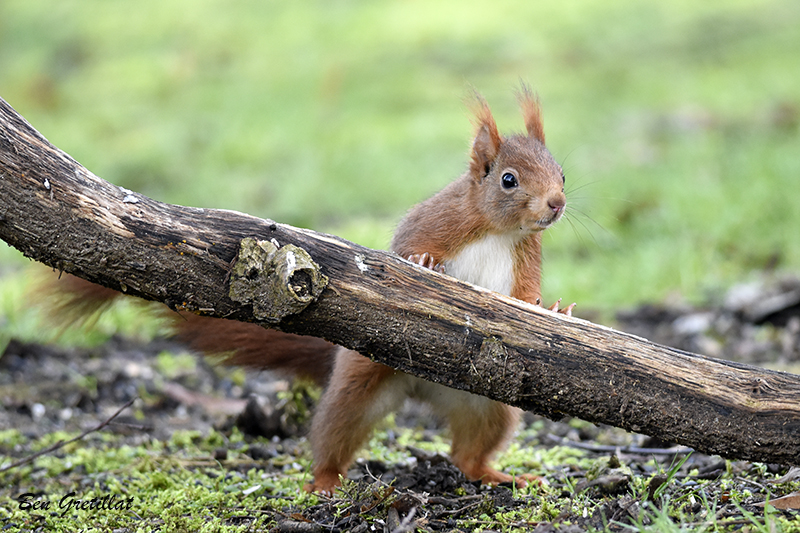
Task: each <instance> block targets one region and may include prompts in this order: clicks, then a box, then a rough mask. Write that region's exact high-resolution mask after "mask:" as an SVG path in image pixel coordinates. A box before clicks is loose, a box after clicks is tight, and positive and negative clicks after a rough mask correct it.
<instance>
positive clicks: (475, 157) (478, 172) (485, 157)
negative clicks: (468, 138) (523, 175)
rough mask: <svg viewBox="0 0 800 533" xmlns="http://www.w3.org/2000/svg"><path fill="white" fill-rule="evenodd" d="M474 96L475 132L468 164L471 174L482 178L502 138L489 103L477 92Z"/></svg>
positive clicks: (496, 152)
mask: <svg viewBox="0 0 800 533" xmlns="http://www.w3.org/2000/svg"><path fill="white" fill-rule="evenodd" d="M475 98H476V105H475V118H476V124H475V125H476V129H477V133H476V134H475V140H474V141H473V143H472V161H471V162H470V165H469V166H470V171H471V172H472V175H473V176H475V177H479V178H482V177H484V176H486V175H487V174H488V173H489V170H490V169H491V166H492V163H493V162H494V160H495V158H496V157H497V154H498V153H499V152H500V144H501V143H502V138H501V137H500V132H498V131H497V124H496V123H495V121H494V117H493V116H492V112H491V110H490V109H489V104H487V103H486V100H484V99H483V97H482V96H481V95H479V94H477V93H476V94H475Z"/></svg>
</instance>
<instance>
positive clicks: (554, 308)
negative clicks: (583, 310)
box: [548, 298, 578, 316]
mask: <svg viewBox="0 0 800 533" xmlns="http://www.w3.org/2000/svg"><path fill="white" fill-rule="evenodd" d="M560 303H561V298H559V299H558V300H556V303H554V304H553V305H551V306H550V307H548V309H549V310H550V311H554V312H556V313H561V314H562V315H566V316H572V310H573V309H574V308H575V306H576V305H578V304H576V303H574V302H573V303H571V304H569V305H568V306H566V307H565V308H564V309H559V308H558V304H560Z"/></svg>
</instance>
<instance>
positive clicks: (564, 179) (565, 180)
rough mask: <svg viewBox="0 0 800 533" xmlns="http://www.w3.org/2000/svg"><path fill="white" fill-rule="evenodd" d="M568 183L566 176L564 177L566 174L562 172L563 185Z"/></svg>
mask: <svg viewBox="0 0 800 533" xmlns="http://www.w3.org/2000/svg"><path fill="white" fill-rule="evenodd" d="M566 182H567V177H566V176H565V175H564V173H563V172H562V173H561V183H566Z"/></svg>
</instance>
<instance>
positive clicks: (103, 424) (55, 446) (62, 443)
mask: <svg viewBox="0 0 800 533" xmlns="http://www.w3.org/2000/svg"><path fill="white" fill-rule="evenodd" d="M138 398H139V397H138V396H137V397H135V398H131V399H130V400H129V401H128V403H126V404H125V405H123V406H122V407H120V408H119V409H118V410H117V412H116V413H114V414H113V415H111V417H110V418H108V419H107V420H106V421H104V422H101V423H100V424H98V425H97V426H95V427H93V428H91V429H87V430H86V431H84V432H83V433H81V434H80V435H78V436H77V437H74V438H72V439H69V440H66V441H65V440H60V441H58V442H56V443H55V444H53V445H52V446H49V447H47V448H45V449H44V450H40V451H38V452H36V453H34V454H32V455H29V456H28V457H24V458H22V459H20V460H19V461H17V462H16V463H11V464H10V465H8V466H4V467H3V468H0V473H1V472H5V471H7V470H11V469H12V468H16V467H18V466H22V465H24V464H28V463H30V462H32V461H33V460H34V459H36V458H37V457H41V456H42V455H45V454H48V453H50V452H52V451H55V450H57V449H59V448H61V447H63V446H66V445H67V444H71V443H73V442H75V441H76V440H81V439H82V438H84V437H85V436H86V435H88V434H89V433H94V432H95V431H100V430H101V429H103V428H104V427H106V426H107V425H108V424H109V423H110V422H111V421H112V420H114V419H115V418H117V416H119V414H120V413H121V412H122V411H124V410H125V409H127V408H128V407H130V406H131V405H132V404H133V402H135V401H136V400H137V399H138Z"/></svg>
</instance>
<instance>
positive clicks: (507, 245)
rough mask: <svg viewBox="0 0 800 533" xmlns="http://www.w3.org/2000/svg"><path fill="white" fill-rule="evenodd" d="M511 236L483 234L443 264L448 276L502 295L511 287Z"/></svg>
mask: <svg viewBox="0 0 800 533" xmlns="http://www.w3.org/2000/svg"><path fill="white" fill-rule="evenodd" d="M517 241H518V238H517V237H516V236H511V235H487V236H486V237H483V238H482V239H479V240H477V241H474V242H472V243H470V244H468V245H467V246H465V247H464V248H463V249H462V250H461V251H460V252H459V253H458V255H456V256H455V257H454V258H453V259H451V260H449V261H445V263H444V268H445V272H447V274H448V275H450V276H453V277H454V278H458V279H460V280H463V281H467V282H469V283H472V284H474V285H478V286H480V287H484V288H486V289H490V290H493V291H495V292H499V293H502V294H505V295H510V294H511V289H512V288H513V286H514V246H515V245H516V243H517Z"/></svg>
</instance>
